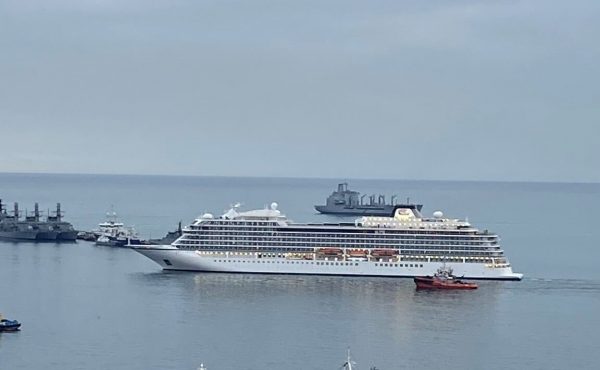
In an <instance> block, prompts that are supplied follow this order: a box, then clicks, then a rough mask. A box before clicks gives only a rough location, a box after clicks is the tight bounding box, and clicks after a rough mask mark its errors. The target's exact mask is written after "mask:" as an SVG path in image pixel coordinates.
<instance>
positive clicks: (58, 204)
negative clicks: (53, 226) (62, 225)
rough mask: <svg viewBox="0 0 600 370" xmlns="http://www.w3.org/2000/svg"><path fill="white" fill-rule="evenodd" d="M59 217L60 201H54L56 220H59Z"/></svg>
mask: <svg viewBox="0 0 600 370" xmlns="http://www.w3.org/2000/svg"><path fill="white" fill-rule="evenodd" d="M61 217H62V215H61V213H60V203H56V221H60V218H61Z"/></svg>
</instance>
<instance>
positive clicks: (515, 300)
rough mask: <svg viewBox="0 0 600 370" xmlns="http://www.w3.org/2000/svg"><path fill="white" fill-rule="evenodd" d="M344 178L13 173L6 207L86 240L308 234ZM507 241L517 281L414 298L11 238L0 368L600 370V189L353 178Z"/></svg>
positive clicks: (386, 284) (3, 266)
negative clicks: (49, 219)
mask: <svg viewBox="0 0 600 370" xmlns="http://www.w3.org/2000/svg"><path fill="white" fill-rule="evenodd" d="M337 182H338V181H337V180H330V179H327V180H326V179H284V178H219V177H160V176H92V175H28V174H0V198H1V199H2V200H3V201H4V202H5V203H9V208H10V207H11V206H12V202H14V201H18V202H19V203H20V208H21V209H22V210H25V209H29V210H32V209H33V203H34V202H36V201H37V202H39V203H40V206H41V208H42V209H46V208H54V206H55V203H56V202H61V203H62V207H63V209H64V210H65V212H66V219H67V220H69V221H71V222H72V223H73V224H74V226H75V227H76V228H78V229H83V230H89V229H92V228H94V227H95V226H96V225H97V224H98V223H99V222H101V221H103V220H104V214H105V213H106V211H108V210H109V209H110V207H111V205H113V206H114V208H115V211H116V212H117V213H118V214H119V215H120V218H121V220H122V221H124V222H125V223H126V224H128V225H134V226H135V227H136V229H137V230H138V231H139V232H140V234H142V236H144V237H150V236H151V237H160V236H162V235H163V234H165V233H166V232H167V231H168V230H172V229H174V228H175V227H176V224H177V222H178V221H179V220H182V221H183V223H184V224H186V223H189V222H190V221H191V220H193V218H194V217H196V216H198V215H199V214H201V213H204V212H211V213H214V214H216V215H218V214H220V213H221V212H222V211H224V210H225V209H226V208H227V207H228V206H229V205H230V204H232V203H235V202H242V203H243V207H244V208H246V209H248V208H255V207H263V206H264V205H265V204H269V203H271V202H273V201H276V202H278V203H279V205H280V206H279V208H280V210H281V211H282V212H283V213H285V214H286V215H287V216H288V217H289V218H291V219H292V220H295V221H315V222H318V221H331V220H339V219H338V218H335V217H328V216H322V215H316V214H315V212H314V210H313V208H312V206H313V205H314V204H317V203H322V202H324V201H325V198H326V197H327V195H329V194H330V193H331V191H332V190H333V189H334V188H335V187H336V184H337ZM350 187H351V188H352V189H354V190H358V191H361V192H362V193H385V194H388V197H389V195H391V194H397V195H398V196H399V199H405V198H406V197H410V199H411V201H414V202H418V203H423V204H424V213H425V214H427V215H430V214H431V213H432V212H433V211H434V210H437V209H441V210H443V211H444V213H445V214H446V215H448V216H451V217H452V216H454V217H461V218H462V217H468V218H469V221H470V222H471V223H472V224H474V225H475V226H477V227H479V228H481V229H489V230H492V231H494V232H497V233H498V234H499V235H500V236H501V238H502V241H501V243H502V245H503V248H504V250H505V252H506V254H507V256H508V258H509V260H510V261H511V263H512V265H513V270H514V271H516V272H521V273H524V274H525V279H524V280H523V281H521V282H481V283H480V289H478V290H477V291H473V292H416V291H415V290H414V284H413V282H412V281H411V280H410V279H383V278H359V277H356V278H348V277H318V276H277V275H242V274H207V273H166V272H162V271H161V270H160V267H159V266H158V265H156V264H155V263H154V262H152V261H150V260H149V259H147V258H145V257H143V256H141V255H139V254H137V253H135V252H133V251H131V250H127V249H112V248H106V247H96V246H94V245H93V244H91V243H86V242H78V243H74V244H61V245H56V244H33V243H12V242H6V241H1V242H0V291H2V292H3V294H2V295H1V296H0V312H2V313H4V314H5V316H7V317H9V318H16V319H18V320H20V321H21V322H22V323H23V330H22V331H21V332H19V333H16V334H13V333H3V334H0V369H2V370H5V369H8V370H12V369H51V370H54V369H56V370H58V369H61V370H62V369H98V370H100V369H156V370H158V369H178V370H179V369H196V368H197V367H199V366H200V363H204V364H205V365H207V367H208V368H209V369H210V370H233V369H236V370H238V369H248V370H250V369H252V370H254V369H257V370H258V369H261V370H262V369H274V370H275V369H277V370H279V369H298V370H305V369H311V370H326V369H338V368H339V367H340V365H341V363H342V361H343V359H344V356H345V350H346V348H347V347H348V346H349V347H350V348H351V349H352V353H353V357H355V360H356V361H357V362H358V363H359V369H368V368H369V367H370V366H377V367H378V369H380V370H392V369H440V368H447V367H451V368H457V369H484V368H485V369H566V368H577V369H595V368H597V366H598V364H599V363H600V354H599V353H598V351H597V348H596V346H597V343H600V331H599V330H598V329H599V328H600V319H599V317H598V312H599V310H600V270H599V269H598V261H600V249H599V248H598V242H597V237H596V236H595V231H596V229H597V217H596V211H597V210H598V209H600V184H552V183H485V182H432V181H391V180H386V181H381V180H352V181H350Z"/></svg>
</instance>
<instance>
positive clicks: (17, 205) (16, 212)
mask: <svg viewBox="0 0 600 370" xmlns="http://www.w3.org/2000/svg"><path fill="white" fill-rule="evenodd" d="M14 212H15V220H18V219H19V203H17V202H15V209H14Z"/></svg>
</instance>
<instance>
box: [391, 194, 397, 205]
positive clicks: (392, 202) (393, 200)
mask: <svg viewBox="0 0 600 370" xmlns="http://www.w3.org/2000/svg"><path fill="white" fill-rule="evenodd" d="M396 198H398V196H397V195H392V200H391V204H392V205H394V204H396Z"/></svg>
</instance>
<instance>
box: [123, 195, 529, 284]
mask: <svg viewBox="0 0 600 370" xmlns="http://www.w3.org/2000/svg"><path fill="white" fill-rule="evenodd" d="M420 209H421V206H420V205H399V206H396V207H395V208H394V209H393V210H392V212H390V214H389V216H386V217H383V216H377V217H373V216H364V217H361V218H358V219H356V220H355V222H349V223H294V222H292V221H290V220H288V219H287V218H286V217H285V216H284V215H283V214H282V213H281V212H280V211H279V210H278V209H277V204H276V203H273V204H272V205H271V207H269V208H265V209H259V210H252V211H246V212H240V211H239V210H238V209H237V208H232V209H230V210H229V211H228V212H226V213H225V214H224V215H222V216H221V217H213V215H211V214H204V215H202V216H201V217H199V218H198V219H196V220H195V221H194V222H193V223H192V224H191V225H189V226H187V227H186V228H184V229H183V235H182V236H181V237H180V238H178V239H177V240H176V241H175V242H173V243H172V244H171V245H162V246H157V245H138V246H132V248H134V249H135V250H136V251H137V252H139V253H141V254H143V255H145V256H146V257H148V258H150V259H152V260H153V261H155V262H156V263H158V264H159V265H160V266H161V267H162V268H163V269H165V270H188V271H209V272H229V273H264V274H316V275H357V276H387V277H414V276H424V275H433V274H434V273H435V271H436V270H437V269H438V268H439V267H440V266H441V265H442V264H445V265H447V266H448V267H450V268H452V269H453V270H454V273H455V275H456V276H464V277H466V278H474V279H503V280H520V279H521V278H522V274H519V273H514V272H513V271H512V268H511V265H510V263H509V261H508V259H507V258H506V257H505V255H504V251H503V250H502V248H501V247H500V244H499V238H498V235H496V234H494V233H491V232H488V231H487V230H485V231H481V230H478V229H477V228H474V227H472V226H471V225H470V224H469V223H468V222H467V221H466V220H458V219H450V218H445V217H444V216H443V214H442V213H441V212H439V211H437V212H435V213H434V217H431V218H427V217H424V216H423V215H422V214H421V212H420Z"/></svg>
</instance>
